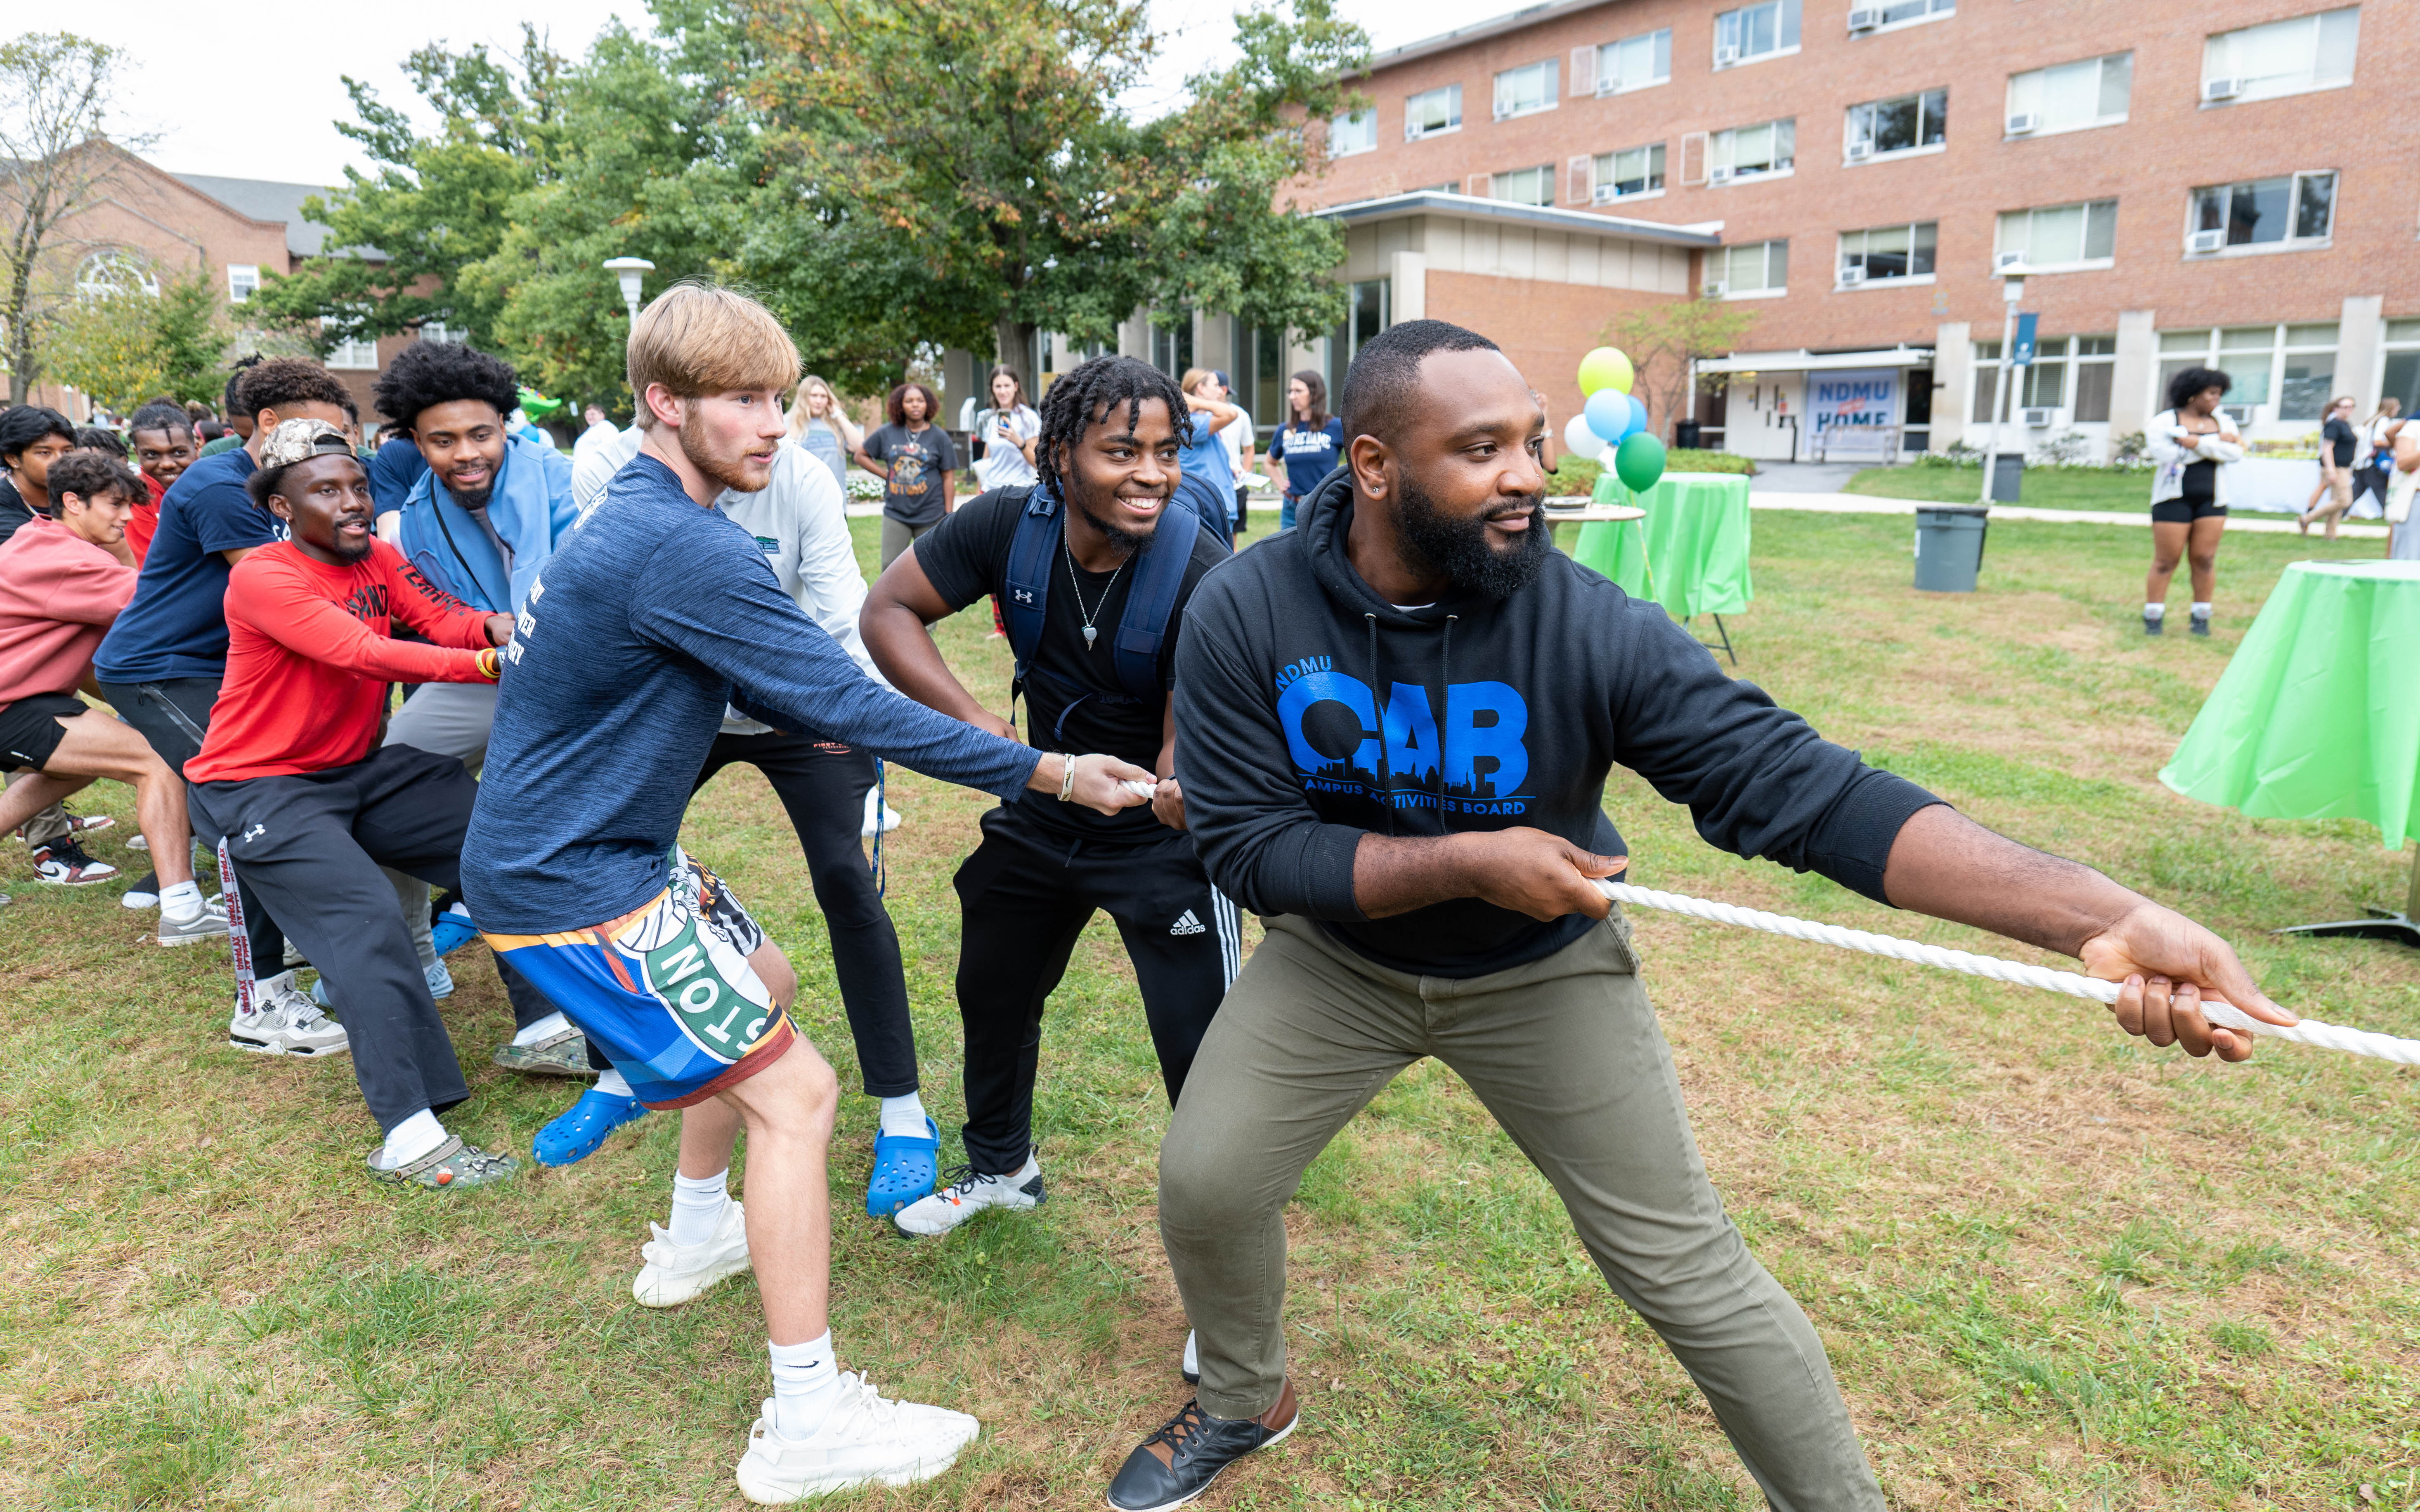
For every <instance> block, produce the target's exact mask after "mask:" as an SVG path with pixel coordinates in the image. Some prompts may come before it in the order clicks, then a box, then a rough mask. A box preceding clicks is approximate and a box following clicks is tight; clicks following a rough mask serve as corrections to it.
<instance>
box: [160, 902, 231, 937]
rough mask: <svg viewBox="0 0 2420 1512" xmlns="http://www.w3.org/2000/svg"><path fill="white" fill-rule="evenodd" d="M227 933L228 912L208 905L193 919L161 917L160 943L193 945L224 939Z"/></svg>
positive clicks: (203, 906)
mask: <svg viewBox="0 0 2420 1512" xmlns="http://www.w3.org/2000/svg"><path fill="white" fill-rule="evenodd" d="M226 932H227V917H226V911H225V909H221V908H213V907H211V906H210V905H209V903H203V904H202V908H201V912H199V913H197V914H195V915H194V917H193V918H169V917H168V916H167V915H165V914H163V915H161V916H160V943H161V944H163V945H191V944H193V943H194V941H196V940H212V939H221V938H224V937H225V934H226Z"/></svg>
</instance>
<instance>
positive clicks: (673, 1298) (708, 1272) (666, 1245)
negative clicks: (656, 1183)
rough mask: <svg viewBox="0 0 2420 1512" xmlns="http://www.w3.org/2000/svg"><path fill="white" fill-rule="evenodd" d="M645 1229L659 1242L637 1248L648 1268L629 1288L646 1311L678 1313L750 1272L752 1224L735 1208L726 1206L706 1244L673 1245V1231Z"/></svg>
mask: <svg viewBox="0 0 2420 1512" xmlns="http://www.w3.org/2000/svg"><path fill="white" fill-rule="evenodd" d="M647 1228H648V1231H649V1232H651V1233H653V1234H654V1235H655V1236H656V1237H655V1238H653V1239H651V1240H649V1241H647V1242H645V1243H644V1244H642V1245H640V1246H639V1256H640V1258H642V1259H644V1261H646V1263H645V1264H644V1265H642V1266H641V1267H639V1275H638V1279H637V1280H635V1281H632V1282H631V1283H630V1295H631V1296H633V1297H635V1298H637V1299H638V1302H639V1305H640V1306H642V1307H677V1306H679V1305H680V1304H682V1303H685V1302H690V1301H694V1300H695V1299H696V1298H698V1297H700V1296H703V1295H704V1294H705V1292H706V1288H708V1287H711V1286H713V1285H714V1284H715V1283H716V1282H717V1281H720V1280H721V1279H722V1278H723V1277H725V1276H732V1275H737V1274H738V1273H740V1272H742V1271H745V1270H747V1269H748V1220H747V1215H746V1214H745V1213H743V1212H741V1211H740V1209H739V1204H738V1203H737V1202H726V1203H724V1204H723V1209H722V1221H721V1223H719V1224H716V1225H715V1226H714V1234H713V1237H712V1238H710V1239H708V1240H707V1241H706V1242H705V1243H703V1244H675V1243H674V1242H673V1235H672V1230H671V1229H669V1228H665V1227H661V1226H659V1225H657V1224H649V1225H647Z"/></svg>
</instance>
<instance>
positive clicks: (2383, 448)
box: [2352, 393, 2403, 509]
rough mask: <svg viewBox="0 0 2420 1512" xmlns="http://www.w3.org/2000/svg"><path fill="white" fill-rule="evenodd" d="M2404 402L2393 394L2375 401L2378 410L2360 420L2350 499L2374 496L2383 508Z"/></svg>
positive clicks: (2356, 500) (2401, 424)
mask: <svg viewBox="0 0 2420 1512" xmlns="http://www.w3.org/2000/svg"><path fill="white" fill-rule="evenodd" d="M2402 413H2403V401H2402V400H2400V399H2398V398H2397V397H2396V396H2395V395H2393V394H2391V393H2390V394H2388V395H2387V396H2386V397H2385V398H2383V399H2381V400H2379V401H2378V409H2377V412H2376V413H2374V414H2372V415H2371V416H2370V417H2369V418H2368V419H2367V420H2366V421H2364V422H2363V423H2362V427H2361V457H2360V459H2359V460H2358V462H2357V463H2356V464H2355V465H2354V467H2353V470H2352V501H2353V502H2354V503H2355V504H2359V503H2360V502H2361V496H2362V495H2364V494H2371V495H2374V496H2375V497H2376V498H2377V500H2378V507H2379V508H2381V509H2384V508H2385V507H2386V482H2387V474H2388V473H2389V472H2390V471H2392V470H2393V468H2394V466H2395V434H2396V432H2397V431H2399V430H2401V429H2402V428H2403V422H2402V420H2401V419H2400V418H2399V417H2400V416H2401V415H2402Z"/></svg>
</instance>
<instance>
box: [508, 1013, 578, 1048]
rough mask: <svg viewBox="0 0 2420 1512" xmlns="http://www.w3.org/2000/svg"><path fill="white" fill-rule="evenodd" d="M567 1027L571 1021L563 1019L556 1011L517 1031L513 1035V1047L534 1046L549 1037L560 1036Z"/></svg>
mask: <svg viewBox="0 0 2420 1512" xmlns="http://www.w3.org/2000/svg"><path fill="white" fill-rule="evenodd" d="M569 1027H571V1021H570V1020H569V1019H567V1018H565V1017H564V1016H563V1014H562V1012H561V1011H555V1012H552V1013H549V1014H548V1015H547V1016H546V1017H544V1018H542V1019H540V1020H538V1021H537V1022H536V1023H535V1024H533V1025H531V1026H529V1027H528V1028H526V1029H520V1030H517V1031H516V1032H515V1033H514V1035H513V1043H514V1044H515V1045H534V1044H535V1043H537V1042H538V1041H540V1040H543V1039H546V1038H547V1037H548V1036H550V1035H556V1034H561V1033H562V1032H563V1031H564V1030H566V1029H567V1028H569Z"/></svg>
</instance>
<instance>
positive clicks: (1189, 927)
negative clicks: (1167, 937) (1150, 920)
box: [1168, 908, 1210, 934]
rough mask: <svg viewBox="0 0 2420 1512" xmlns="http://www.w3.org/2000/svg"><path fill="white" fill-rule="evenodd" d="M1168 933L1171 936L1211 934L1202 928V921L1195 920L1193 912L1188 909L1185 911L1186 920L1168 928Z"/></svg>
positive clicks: (1178, 921) (1181, 920)
mask: <svg viewBox="0 0 2420 1512" xmlns="http://www.w3.org/2000/svg"><path fill="white" fill-rule="evenodd" d="M1168 933H1171V934H1207V933H1210V932H1209V931H1208V930H1206V929H1203V928H1202V920H1200V919H1198V918H1194V917H1193V910H1192V909H1190V908H1188V909H1187V910H1186V911H1185V917H1184V918H1180V919H1178V920H1177V921H1176V922H1175V923H1173V924H1171V925H1169V926H1168Z"/></svg>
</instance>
